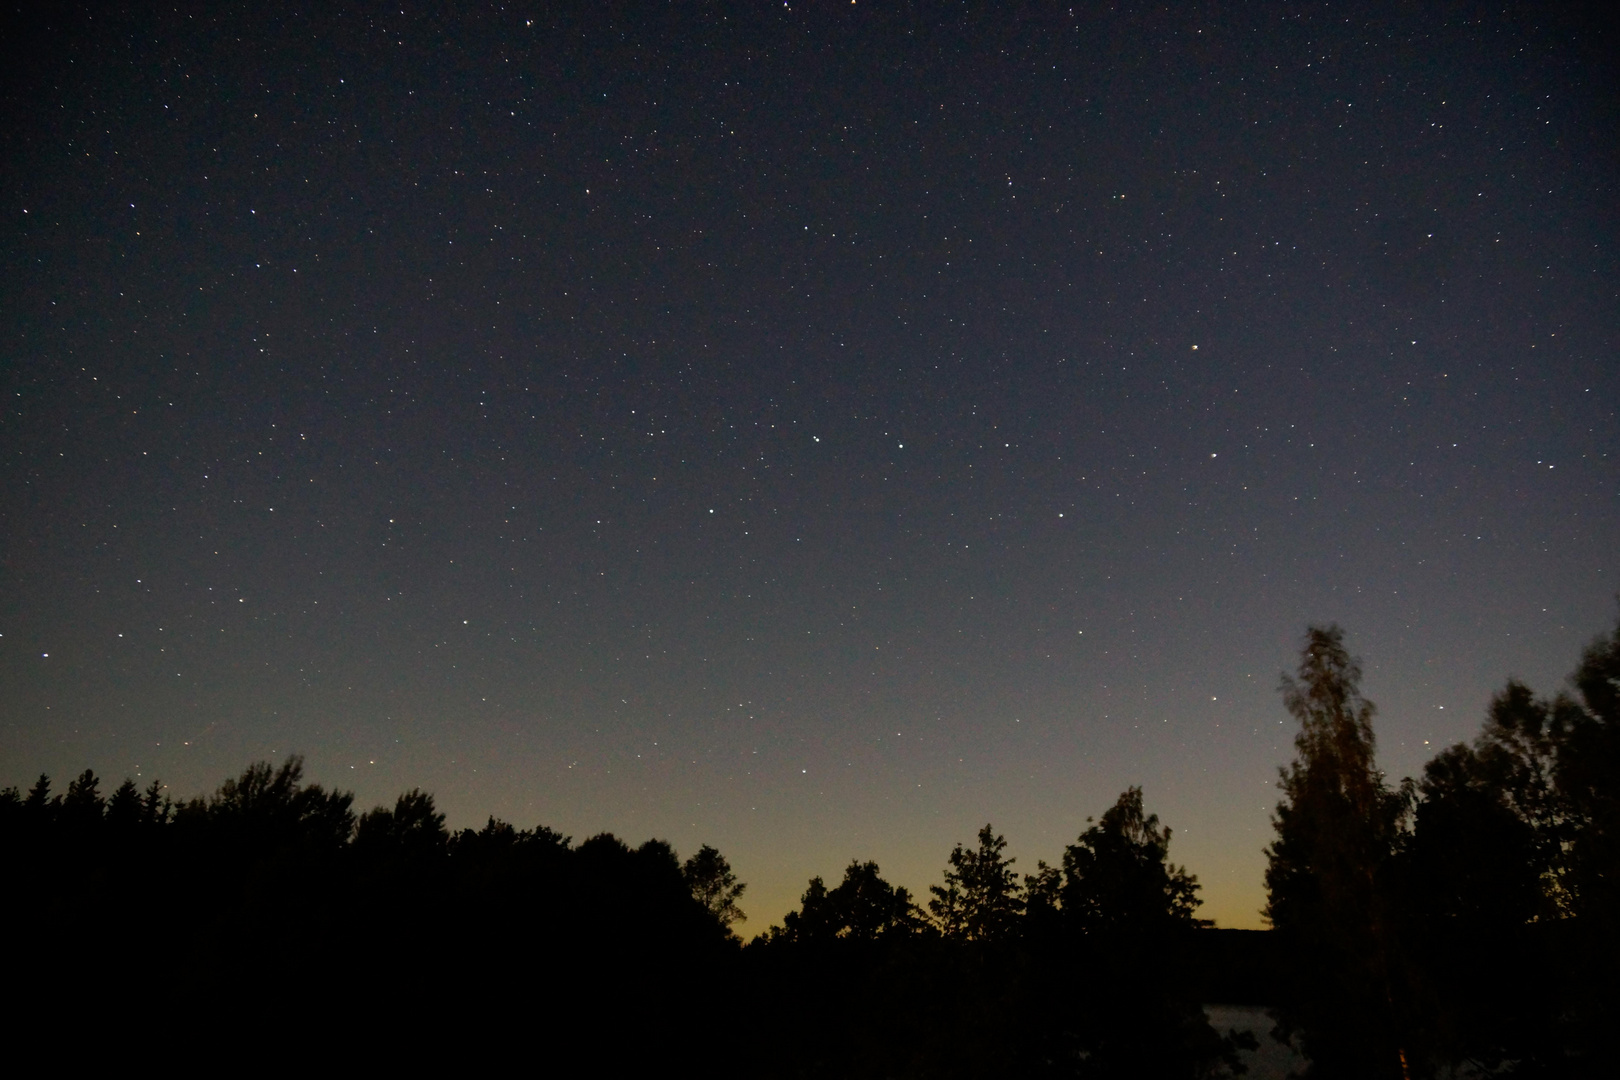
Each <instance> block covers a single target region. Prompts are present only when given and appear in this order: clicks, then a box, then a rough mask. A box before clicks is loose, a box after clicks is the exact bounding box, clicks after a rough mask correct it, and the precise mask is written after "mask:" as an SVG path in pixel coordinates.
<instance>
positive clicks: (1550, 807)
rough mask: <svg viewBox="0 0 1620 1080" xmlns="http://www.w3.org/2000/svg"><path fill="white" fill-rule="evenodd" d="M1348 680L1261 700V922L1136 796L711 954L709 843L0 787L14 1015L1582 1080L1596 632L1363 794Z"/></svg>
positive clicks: (1602, 911) (1602, 757)
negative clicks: (926, 882) (1563, 685)
mask: <svg viewBox="0 0 1620 1080" xmlns="http://www.w3.org/2000/svg"><path fill="white" fill-rule="evenodd" d="M1360 675H1361V673H1360V669H1359V667H1358V665H1357V664H1356V662H1355V661H1354V660H1353V659H1352V658H1351V657H1350V655H1349V653H1348V651H1347V650H1346V648H1345V645H1344V641H1343V634H1342V632H1341V631H1340V630H1339V629H1338V628H1337V627H1326V628H1312V629H1311V630H1309V631H1308V633H1307V635H1306V640H1305V643H1304V647H1303V649H1302V651H1301V656H1300V661H1299V664H1298V668H1297V671H1296V672H1295V673H1294V674H1293V675H1290V676H1285V677H1284V680H1283V684H1282V694H1283V701H1284V705H1285V706H1286V708H1287V709H1288V711H1289V712H1290V713H1291V714H1292V715H1293V716H1294V717H1295V718H1296V719H1297V720H1298V722H1299V732H1298V736H1297V738H1296V741H1295V749H1296V754H1295V758H1294V760H1293V762H1292V763H1291V764H1290V765H1289V766H1288V767H1287V768H1285V769H1284V770H1283V771H1282V774H1281V777H1280V788H1281V791H1282V797H1281V800H1280V802H1279V804H1278V806H1277V809H1276V812H1275V815H1274V818H1273V821H1274V825H1275V830H1276V835H1275V839H1274V840H1273V842H1272V843H1271V845H1270V846H1269V848H1268V849H1267V856H1268V869H1267V874H1266V887H1267V895H1268V903H1267V908H1266V912H1265V914H1266V917H1267V919H1268V920H1269V922H1270V924H1271V926H1272V927H1273V930H1272V931H1270V932H1232V931H1216V930H1213V929H1210V928H1209V926H1208V924H1207V923H1205V922H1203V921H1201V920H1199V919H1198V918H1197V917H1196V912H1197V909H1198V906H1199V899H1198V891H1199V886H1198V882H1197V880H1196V878H1195V877H1194V876H1193V875H1192V874H1190V873H1188V872H1187V871H1186V869H1185V868H1184V867H1181V866H1177V865H1175V864H1174V863H1173V862H1171V861H1170V858H1169V848H1170V838H1171V832H1170V829H1169V828H1168V827H1166V826H1164V825H1163V824H1162V823H1161V822H1160V821H1159V819H1158V817H1157V816H1156V815H1154V814H1152V813H1150V812H1148V810H1147V808H1146V806H1145V804H1144V799H1143V793H1142V790H1141V789H1140V788H1138V787H1131V788H1128V789H1127V790H1126V791H1124V792H1123V793H1121V795H1120V796H1119V798H1118V799H1117V800H1116V801H1115V802H1114V804H1113V805H1112V806H1109V807H1107V808H1106V809H1104V810H1103V812H1102V813H1101V814H1100V815H1099V816H1098V817H1097V818H1096V819H1095V820H1094V821H1088V822H1087V827H1086V828H1085V829H1084V831H1083V832H1081V833H1080V835H1079V836H1078V837H1077V839H1076V840H1075V842H1074V843H1072V844H1069V845H1068V846H1067V847H1066V848H1065V849H1064V850H1063V852H1062V853H1061V855H1060V857H1059V859H1058V861H1057V862H1056V863H1055V864H1048V863H1046V862H1045V861H1039V862H1037V863H1036V865H1035V866H1034V867H1033V868H1030V869H1029V870H1028V871H1027V872H1021V871H1020V870H1018V869H1016V868H1015V867H1016V864H1015V860H1014V859H1013V858H1011V857H1009V856H1008V855H1007V853H1006V849H1007V841H1006V839H1005V837H1003V836H1001V835H1000V834H998V833H997V832H996V831H995V829H994V828H993V826H991V825H989V824H987V825H985V826H984V828H982V829H981V830H979V833H978V835H977V837H976V840H975V842H974V843H972V844H958V845H957V846H956V847H955V848H954V849H953V850H952V851H951V852H950V854H949V856H948V857H947V860H946V865H945V868H944V871H943V875H942V880H941V882H940V883H939V884H936V885H933V886H931V887H930V889H929V891H928V895H927V896H926V897H915V896H913V895H912V894H911V893H910V892H909V891H908V890H907V889H905V888H903V887H899V886H895V885H892V884H891V883H889V882H887V881H885V880H884V878H883V877H882V875H881V872H880V869H879V867H878V866H877V865H876V864H875V863H872V862H862V861H860V860H854V861H852V862H851V863H850V864H849V866H848V867H847V868H845V870H844V872H843V876H842V879H841V880H838V881H837V882H836V883H833V884H831V885H829V883H828V882H827V881H825V880H823V879H822V878H820V877H816V878H812V879H811V880H810V881H809V883H808V884H807V886H806V888H805V891H804V894H803V896H802V898H801V901H800V904H799V907H798V908H797V909H796V910H794V911H792V912H790V913H788V914H787V915H786V917H785V918H784V919H783V920H782V923H781V925H779V926H773V927H771V928H770V929H769V930H768V931H766V932H765V933H763V934H760V935H758V936H756V937H754V938H753V940H752V941H750V942H748V943H747V944H746V945H745V944H744V943H743V941H742V939H741V938H740V937H739V936H738V935H737V934H736V933H735V929H734V928H735V926H736V925H737V923H738V922H739V921H741V920H742V919H743V913H742V910H741V908H740V907H739V902H740V900H741V899H742V897H743V895H744V893H745V886H744V884H743V883H742V882H740V881H739V880H738V879H737V876H736V874H735V873H734V872H733V871H732V869H731V867H730V865H729V864H728V862H727V860H726V859H725V857H724V856H723V855H722V854H721V853H720V852H719V851H718V850H716V849H715V848H713V847H709V846H704V847H702V848H700V849H699V850H698V851H697V852H696V853H695V854H693V855H691V856H690V857H688V858H686V859H684V860H683V859H681V858H680V857H679V856H678V855H677V853H676V852H675V850H674V849H673V848H672V847H671V846H670V845H669V844H668V843H666V842H664V841H661V840H649V841H646V842H645V843H642V844H640V845H639V846H634V847H632V846H630V845H629V844H626V843H625V842H624V841H622V840H620V839H619V838H617V837H614V836H612V835H611V834H606V833H604V834H599V835H597V836H593V837H591V838H589V839H586V840H584V841H582V842H579V843H575V842H574V841H573V840H572V838H570V837H567V836H563V835H561V834H559V833H557V832H555V831H553V830H551V829H548V828H545V827H543V826H542V827H536V828H533V829H519V828H517V827H515V826H513V825H511V824H508V823H506V822H503V821H500V820H498V819H495V818H493V817H492V818H490V819H489V820H488V821H487V822H486V824H485V825H484V826H483V827H482V828H479V829H470V828H469V829H462V830H460V831H454V832H452V831H451V830H449V829H447V828H446V827H445V818H444V815H443V814H441V813H440V812H439V811H438V810H437V809H436V807H435V805H434V801H433V798H432V796H431V795H429V794H427V793H425V792H422V791H419V790H413V791H409V792H406V793H404V794H402V795H400V796H399V797H398V799H396V800H395V802H394V805H393V806H391V807H382V806H380V807H376V808H374V809H371V810H368V811H365V812H364V813H356V810H355V806H354V797H353V795H352V794H349V793H346V792H340V791H331V790H327V789H326V788H324V787H322V786H321V785H320V784H316V783H309V782H306V781H305V779H304V776H303V769H302V762H301V760H300V759H298V758H297V757H292V758H289V759H288V760H287V761H285V762H283V763H282V764H280V765H279V766H277V765H271V764H269V763H258V764H254V765H252V766H250V767H248V768H247V769H246V770H245V771H244V772H243V773H242V774H241V775H240V776H237V777H233V778H231V779H229V780H227V781H225V782H224V783H223V784H221V785H220V786H219V788H218V789H217V790H216V791H214V792H213V793H211V794H208V795H204V796H198V797H196V798H192V799H189V800H185V801H179V802H177V801H174V800H172V799H171V798H170V797H169V796H168V795H167V794H166V793H165V789H164V788H163V786H162V785H161V784H159V783H156V782H154V783H152V784H150V785H148V786H147V787H145V788H144V789H142V788H139V787H138V786H137V785H136V784H135V783H134V782H133V781H130V780H126V781H124V782H123V783H122V784H120V785H119V786H118V787H116V788H114V789H113V790H112V791H111V793H109V794H105V795H104V794H103V792H102V782H101V780H100V779H99V778H98V777H97V776H96V775H95V774H94V773H93V772H91V771H88V770H87V771H85V772H83V773H81V774H80V775H79V776H77V777H76V778H74V779H73V780H72V781H71V782H70V783H69V784H68V786H67V789H66V791H65V792H62V793H59V794H58V793H54V792H53V788H52V784H51V781H50V779H49V778H48V777H45V776H41V777H40V778H39V780H38V782H37V783H35V784H34V785H33V786H32V787H31V788H30V789H29V790H28V791H26V792H23V791H19V790H18V789H16V788H11V789H7V790H5V791H3V792H0V864H3V865H4V867H5V869H6V875H5V879H4V880H5V885H4V888H3V895H0V902H3V904H4V919H5V921H4V925H5V926H7V927H8V928H10V930H11V937H12V943H11V948H10V950H9V952H10V959H11V965H10V969H11V971H12V973H13V974H12V981H13V983H14V984H17V983H24V984H26V985H25V986H24V989H26V990H27V992H26V993H25V994H24V995H23V1001H24V1004H23V1005H22V1006H21V1007H20V1010H19V1011H18V1012H17V1013H16V1014H15V1016H14V1019H20V1021H22V1023H21V1024H20V1026H19V1027H18V1028H17V1030H18V1031H26V1032H28V1033H30V1035H29V1037H31V1038H34V1039H36V1040H49V1039H51V1038H63V1037H67V1036H65V1035H63V1034H62V1033H64V1032H67V1031H69V1030H71V1031H72V1032H74V1033H76V1034H75V1036H74V1037H75V1038H76V1039H78V1040H79V1041H80V1042H81V1044H82V1041H83V1040H85V1039H89V1040H91V1041H92V1042H94V1041H95V1040H98V1039H100V1040H105V1041H106V1042H107V1043H108V1045H112V1044H115V1043H117V1044H118V1045H156V1046H159V1047H162V1048H164V1049H165V1050H166V1051H168V1052H170V1053H177V1052H182V1051H185V1050H188V1049H189V1051H190V1052H194V1053H200V1052H201V1048H213V1049H214V1050H217V1051H225V1052H238V1053H239V1052H240V1050H241V1049H242V1048H244V1047H247V1046H251V1045H255V1044H256V1043H258V1042H261V1041H262V1040H263V1039H265V1038H266V1037H267V1035H271V1036H278V1037H282V1038H287V1039H293V1040H295V1041H303V1042H307V1043H308V1044H309V1045H312V1046H325V1047H328V1048H330V1050H331V1052H333V1053H339V1052H343V1053H349V1054H354V1055H357V1056H359V1057H363V1058H365V1059H368V1060H376V1059H378V1058H383V1057H391V1058H397V1059H399V1060H402V1061H409V1062H414V1063H418V1064H420V1063H423V1062H426V1061H428V1060H432V1059H435V1058H437V1057H440V1056H443V1057H445V1058H446V1059H454V1060H457V1061H466V1060H470V1059H472V1058H476V1056H477V1055H478V1054H479V1053H491V1054H493V1053H496V1052H497V1051H498V1050H499V1052H503V1053H504V1052H510V1051H511V1050H513V1049H515V1048H520V1047H528V1048H529V1051H530V1053H531V1054H532V1055H533V1058H534V1061H535V1062H536V1063H538V1064H541V1065H549V1066H552V1067H555V1068H559V1069H560V1068H577V1067H590V1068H593V1069H594V1070H595V1071H598V1072H603V1071H605V1072H608V1073H618V1072H625V1071H634V1070H641V1069H650V1068H661V1069H664V1070H666V1071H667V1070H668V1069H670V1068H672V1067H674V1066H673V1064H672V1063H674V1062H676V1061H682V1060H689V1061H692V1062H693V1063H694V1065H695V1066H697V1067H704V1068H711V1069H716V1070H720V1069H723V1070H725V1071H728V1072H741V1073H743V1074H745V1075H756V1076H784V1077H787V1076H825V1075H835V1076H851V1077H866V1076H870V1077H933V1076H942V1077H944V1076H975V1077H979V1076H1024V1075H1030V1076H1041V1075H1050V1076H1091V1077H1114V1076H1133V1077H1140V1076H1164V1077H1219V1076H1235V1075H1241V1073H1242V1072H1243V1059H1242V1051H1244V1050H1245V1049H1252V1048H1254V1046H1255V1042H1254V1039H1253V1037H1252V1036H1250V1035H1247V1034H1245V1033H1241V1032H1233V1031H1224V1032H1223V1031H1217V1030H1215V1029H1214V1028H1212V1027H1211V1025H1210V1023H1209V1021H1208V1019H1207V1017H1206V1014H1205V1012H1204V1010H1203V1005H1204V1004H1205V1003H1210V1002H1217V1001H1249V1002H1253V1003H1258V1004H1265V1005H1268V1006H1270V1007H1271V1013H1272V1016H1273V1017H1274V1018H1275V1020H1276V1030H1275V1032H1274V1033H1273V1035H1272V1037H1275V1038H1280V1039H1284V1040H1292V1041H1293V1042H1294V1044H1295V1045H1296V1046H1298V1047H1300V1048H1301V1049H1303V1051H1304V1052H1305V1054H1306V1055H1307V1056H1308V1057H1309V1060H1310V1065H1309V1075H1311V1076H1313V1077H1341V1076H1342V1077H1373V1078H1376V1077H1385V1076H1387V1077H1392V1078H1393V1077H1427V1076H1439V1075H1458V1074H1459V1070H1460V1071H1461V1072H1463V1073H1467V1072H1469V1071H1470V1070H1471V1071H1472V1072H1474V1073H1476V1074H1479V1075H1486V1074H1489V1075H1516V1076H1542V1075H1545V1076H1566V1075H1589V1074H1593V1073H1595V1072H1597V1070H1598V1068H1599V1067H1600V1064H1601V1062H1602V1061H1603V1060H1606V1059H1607V1056H1608V1047H1607V1045H1606V1040H1608V1039H1611V1038H1612V1030H1613V1029H1614V1026H1615V1021H1616V1019H1617V1017H1620V1009H1617V1004H1620V1003H1617V1000H1616V997H1617V992H1616V985H1617V980H1616V979H1615V978H1614V974H1613V973H1614V971H1616V970H1620V967H1617V965H1616V961H1617V960H1620V949H1617V946H1620V935H1617V930H1616V918H1615V917H1616V913H1617V911H1620V897H1617V896H1616V892H1615V890H1616V874H1617V870H1620V851H1617V850H1616V843H1617V840H1616V837H1617V835H1620V833H1617V826H1620V804H1617V799H1620V795H1617V793H1620V783H1617V779H1620V627H1617V628H1616V630H1615V631H1614V633H1613V634H1611V635H1609V636H1607V637H1603V638H1600V639H1598V640H1597V641H1595V642H1594V643H1593V644H1592V645H1591V646H1590V647H1589V648H1588V649H1587V650H1586V652H1585V653H1584V654H1583V656H1582V657H1581V660H1580V663H1579V665H1578V667H1577V669H1576V672H1575V674H1574V675H1573V676H1572V679H1571V688H1570V690H1567V691H1564V692H1561V693H1558V694H1554V695H1552V696H1538V695H1536V694H1535V693H1534V692H1532V691H1531V690H1530V689H1529V688H1527V687H1525V686H1523V685H1522V684H1520V683H1518V682H1511V681H1510V682H1509V683H1508V684H1507V686H1506V687H1505V688H1504V689H1503V690H1502V691H1501V693H1499V694H1498V695H1497V696H1496V698H1495V699H1494V701H1493V702H1492V704H1491V707H1490V710H1489V714H1488V716H1487V719H1486V721H1485V723H1484V726H1483V728H1482V730H1481V732H1480V734H1479V736H1478V738H1477V739H1476V740H1475V741H1474V742H1473V743H1472V744H1459V745H1457V746H1453V747H1450V748H1448V749H1445V750H1443V751H1441V752H1440V753H1439V754H1437V755H1436V756H1435V758H1434V759H1433V760H1432V761H1430V762H1429V763H1428V764H1427V766H1426V767H1425V769H1424V772H1423V775H1422V777H1421V778H1419V779H1417V780H1412V779H1408V780H1405V781H1402V782H1401V783H1400V784H1396V785H1391V784H1390V783H1389V782H1388V781H1387V780H1386V778H1385V777H1384V775H1383V774H1382V773H1381V772H1380V771H1379V770H1378V768H1377V765H1376V761H1375V739H1374V733H1373V727H1372V721H1373V717H1374V711H1375V710H1374V708H1373V706H1372V704H1371V703H1370V702H1368V701H1367V700H1365V698H1364V697H1363V696H1362V694H1361V692H1360ZM177 1022H178V1025H179V1026H177Z"/></svg>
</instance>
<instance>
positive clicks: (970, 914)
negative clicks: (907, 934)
mask: <svg viewBox="0 0 1620 1080" xmlns="http://www.w3.org/2000/svg"><path fill="white" fill-rule="evenodd" d="M1006 848H1007V840H1006V838H1005V837H1002V836H997V835H996V834H995V830H994V829H993V828H992V827H991V826H990V825H988V824H986V825H985V826H984V828H982V829H980V830H979V846H978V848H977V849H976V850H974V849H969V848H964V847H963V846H962V845H961V844H957V845H956V846H955V847H954V848H952V849H951V854H950V860H949V863H948V865H947V867H946V870H945V884H944V885H932V886H930V887H929V892H931V893H933V894H934V899H932V900H930V901H929V902H928V910H929V911H930V912H931V913H932V914H933V916H934V924H935V926H937V927H938V928H939V931H940V933H942V934H944V935H945V936H946V937H954V938H963V939H965V940H968V941H991V940H995V939H996V938H999V937H1002V936H1004V935H1006V934H1007V933H1009V932H1011V931H1012V930H1013V929H1014V928H1015V927H1016V926H1017V919H1018V916H1019V915H1021V914H1023V911H1024V890H1023V886H1022V885H1021V884H1020V883H1019V881H1018V875H1017V874H1016V873H1014V872H1013V869H1012V864H1013V863H1014V862H1015V861H1016V860H1014V859H1009V858H1006V857H1005V856H1004V855H1003V854H1002V852H1003V851H1005V850H1006Z"/></svg>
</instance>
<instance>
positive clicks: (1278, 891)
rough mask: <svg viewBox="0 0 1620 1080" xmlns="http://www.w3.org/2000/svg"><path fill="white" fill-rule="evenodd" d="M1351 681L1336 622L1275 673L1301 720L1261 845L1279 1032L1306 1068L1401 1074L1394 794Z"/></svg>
mask: <svg viewBox="0 0 1620 1080" xmlns="http://www.w3.org/2000/svg"><path fill="white" fill-rule="evenodd" d="M1360 680H1361V668H1360V666H1359V665H1358V664H1357V663H1356V661H1354V660H1352V659H1351V657H1350V654H1349V653H1348V652H1347V651H1346V650H1345V648H1344V633H1343V631H1341V630H1340V629H1339V628H1338V627H1337V626H1329V627H1325V628H1323V627H1314V626H1313V627H1311V628H1310V629H1309V631H1308V632H1307V633H1306V638H1305V644H1304V647H1303V649H1302V650H1301V654H1300V662H1299V670H1298V673H1297V676H1292V677H1291V676H1288V675H1286V674H1285V675H1284V676H1283V679H1282V694H1283V703H1284V705H1285V706H1286V707H1287V709H1288V711H1289V712H1290V713H1292V714H1293V716H1294V718H1295V719H1296V720H1298V721H1299V725H1300V730H1299V734H1298V735H1297V736H1296V737H1295V739H1294V748H1295V752H1296V756H1295V759H1294V761H1293V763H1292V764H1290V765H1289V766H1288V768H1286V769H1284V770H1282V774H1281V783H1280V785H1279V786H1280V787H1281V788H1282V792H1283V797H1282V800H1281V801H1280V802H1279V803H1278V805H1277V809H1276V813H1275V815H1274V817H1273V819H1272V820H1273V825H1274V827H1275V829H1276V833H1277V838H1276V840H1275V841H1273V842H1272V844H1271V845H1270V846H1269V847H1268V848H1267V849H1266V854H1267V857H1268V865H1267V868H1266V889H1267V894H1268V902H1267V905H1266V916H1267V918H1268V919H1269V920H1270V921H1271V924H1272V926H1273V927H1275V928H1276V930H1277V931H1278V932H1279V933H1280V934H1282V935H1283V936H1284V939H1285V940H1286V942H1287V945H1288V949H1289V954H1290V956H1291V958H1292V969H1291V972H1290V975H1291V980H1290V982H1291V985H1290V988H1289V993H1288V995H1287V1000H1286V1001H1284V1002H1281V1003H1279V1005H1278V1007H1277V1010H1276V1014H1277V1016H1278V1019H1279V1021H1280V1024H1279V1030H1280V1032H1281V1033H1282V1034H1284V1035H1287V1034H1289V1033H1292V1032H1294V1031H1298V1032H1299V1033H1300V1034H1301V1036H1302V1038H1303V1041H1304V1046H1305V1050H1306V1053H1307V1054H1308V1055H1309V1057H1310V1059H1311V1071H1310V1075H1312V1076H1314V1077H1337V1076H1346V1077H1362V1078H1367V1077H1372V1078H1376V1077H1383V1076H1390V1077H1398V1076H1402V1075H1403V1073H1404V1072H1405V1054H1404V1050H1403V1048H1402V1043H1401V1040H1400V1037H1399V1033H1398V1032H1399V1026H1398V1024H1397V1010H1396V1004H1395V981H1394V972H1393V971H1392V967H1393V962H1392V953H1393V941H1392V934H1391V930H1390V925H1389V923H1390V914H1391V912H1390V910H1389V903H1388V898H1387V896H1386V893H1387V889H1388V882H1387V880H1386V879H1387V870H1388V867H1389V865H1390V862H1391V859H1392V856H1393V853H1394V850H1395V845H1396V842H1397V839H1398V836H1399V833H1400V828H1401V824H1402V820H1403V812H1404V808H1405V801H1404V799H1403V797H1402V796H1401V795H1400V794H1399V793H1396V792H1392V791H1390V790H1389V788H1388V787H1387V785H1386V784H1385V783H1384V778H1383V774H1382V773H1380V772H1379V771H1378V770H1377V768H1376V766H1375V764H1374V760H1373V755H1374V739H1373V730H1372V717H1373V713H1374V708H1373V704H1372V703H1371V702H1370V701H1367V700H1366V699H1365V698H1363V697H1362V696H1361V690H1360Z"/></svg>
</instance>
